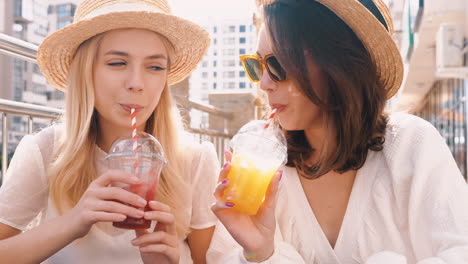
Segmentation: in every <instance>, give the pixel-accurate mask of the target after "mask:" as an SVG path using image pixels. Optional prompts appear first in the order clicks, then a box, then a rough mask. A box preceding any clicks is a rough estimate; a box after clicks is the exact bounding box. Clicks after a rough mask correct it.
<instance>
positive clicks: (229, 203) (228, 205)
mask: <svg viewBox="0 0 468 264" xmlns="http://www.w3.org/2000/svg"><path fill="white" fill-rule="evenodd" d="M224 204H225V205H226V206H227V207H234V205H235V204H234V203H231V202H227V203H224Z"/></svg>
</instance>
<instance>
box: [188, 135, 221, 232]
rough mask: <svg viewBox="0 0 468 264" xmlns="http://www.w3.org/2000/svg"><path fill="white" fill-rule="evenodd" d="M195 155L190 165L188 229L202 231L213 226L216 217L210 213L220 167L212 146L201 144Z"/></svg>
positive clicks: (207, 143) (205, 143)
mask: <svg viewBox="0 0 468 264" xmlns="http://www.w3.org/2000/svg"><path fill="white" fill-rule="evenodd" d="M197 152H198V153H195V158H194V160H193V163H192V170H191V173H192V218H191V220H190V227H191V228H193V229H204V228H208V227H210V226H214V225H215V224H216V222H217V219H218V218H217V217H216V216H215V215H214V214H213V212H212V211H211V204H212V203H213V202H214V201H215V198H214V196H213V192H214V190H215V188H216V184H217V179H218V173H219V170H220V165H219V161H218V157H217V155H216V151H215V149H214V146H213V144H211V143H209V142H203V143H202V144H201V145H200V147H199V148H198V150H197Z"/></svg>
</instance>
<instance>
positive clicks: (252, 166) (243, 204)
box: [222, 120, 287, 215]
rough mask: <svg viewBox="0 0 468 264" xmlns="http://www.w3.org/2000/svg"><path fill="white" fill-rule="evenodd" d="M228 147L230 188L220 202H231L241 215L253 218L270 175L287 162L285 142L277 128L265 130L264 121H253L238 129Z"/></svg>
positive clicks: (271, 176) (271, 177) (262, 197)
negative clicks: (231, 151)
mask: <svg viewBox="0 0 468 264" xmlns="http://www.w3.org/2000/svg"><path fill="white" fill-rule="evenodd" d="M230 146H231V148H232V149H233V156H232V160H231V169H230V170H229V173H228V175H227V178H228V179H229V186H228V187H227V188H226V189H225V191H224V193H223V197H222V200H223V201H224V202H231V203H234V207H233V209H234V210H236V211H238V212H240V213H243V214H247V215H255V214H257V211H258V209H259V208H260V206H261V204H262V203H263V200H264V199H265V194H266V191H267V190H268V186H269V185H270V182H271V180H272V179H273V176H274V175H275V173H276V171H277V170H278V168H279V167H280V166H282V165H284V164H285V163H286V157H287V148H286V139H285V137H284V135H283V132H282V131H281V130H280V129H279V128H278V127H274V126H270V127H268V128H266V126H265V121H261V120H254V121H251V122H249V123H247V124H246V125H245V126H243V127H242V128H241V129H240V130H239V132H238V133H237V134H236V135H235V136H234V137H233V139H232V141H231V144H230Z"/></svg>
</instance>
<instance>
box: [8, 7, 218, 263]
mask: <svg viewBox="0 0 468 264" xmlns="http://www.w3.org/2000/svg"><path fill="white" fill-rule="evenodd" d="M208 45H209V37H208V34H207V32H206V31H204V30H203V29H202V28H201V27H199V26H198V25H195V24H193V23H191V22H189V21H186V20H184V19H181V18H179V17H176V16H173V15H171V14H170V10H169V6H168V5H167V3H166V2H165V1H164V0H145V1H139V2H137V1H132V2H128V1H123V0H122V1H118V0H115V1H105V0H85V1H83V2H82V3H81V4H80V6H79V7H78V9H77V12H76V16H75V22H74V23H73V24H71V25H69V26H67V27H65V28H63V29H61V30H59V31H57V32H55V33H53V34H52V35H51V36H49V37H48V38H47V39H46V40H45V41H44V42H43V43H42V45H41V47H40V49H39V52H38V63H39V66H40V68H41V71H42V72H43V73H44V75H45V77H46V78H47V80H48V81H49V82H50V83H52V84H54V85H55V86H56V87H57V88H59V89H61V90H63V91H65V92H66V108H65V114H64V116H63V122H61V124H57V125H53V126H51V127H49V128H47V129H44V130H43V131H41V132H39V133H37V134H35V135H30V136H26V137H25V138H24V139H23V140H22V141H21V143H20V144H19V146H18V147H17V150H16V153H15V156H14V158H13V160H12V162H11V165H10V168H9V170H8V172H7V175H6V177H5V179H6V180H5V183H4V185H3V186H2V187H1V189H0V238H1V239H2V240H1V241H0V262H1V263H39V262H42V261H45V260H47V261H48V263H140V262H144V263H193V262H194V263H204V262H205V253H206V250H207V248H208V245H209V243H210V239H211V235H212V233H213V228H214V227H213V226H214V225H215V223H216V221H215V220H216V217H215V216H214V215H213V214H212V213H211V211H210V209H209V206H210V204H211V203H212V194H211V192H212V190H213V188H214V185H215V181H216V175H217V167H218V166H217V164H218V163H217V158H216V153H215V152H214V148H213V146H212V145H210V144H198V143H194V142H191V141H190V140H188V139H187V137H185V136H184V134H183V133H182V128H181V126H180V121H179V116H178V113H177V110H176V108H175V107H174V105H173V103H172V101H171V95H170V88H169V87H168V85H170V84H173V83H176V82H178V81H180V80H182V79H184V78H185V77H187V76H188V75H189V74H190V72H191V71H192V70H193V69H194V68H195V67H196V65H197V64H198V63H199V61H200V60H201V59H202V56H203V55H204V53H205V51H206V50H207V48H208ZM131 108H135V109H136V111H137V118H136V120H137V127H138V130H140V131H146V132H147V133H150V134H152V135H154V136H155V137H156V138H157V139H158V140H159V141H160V142H161V145H162V146H163V149H164V152H165V154H166V159H167V161H168V164H169V165H168V166H166V167H165V168H164V169H163V171H162V175H161V181H160V186H159V188H158V192H157V193H158V194H157V197H156V198H155V201H150V202H149V207H150V208H151V211H147V212H143V211H142V210H139V209H136V208H142V207H144V206H145V205H146V201H145V200H144V199H141V198H140V197H139V196H137V195H136V194H132V193H130V192H128V191H125V190H123V189H120V188H115V187H110V186H109V185H110V184H111V183H112V182H121V183H135V182H137V181H138V179H135V178H134V177H132V175H129V174H125V173H123V172H119V171H113V170H108V169H107V167H106V163H105V161H104V157H105V155H106V152H108V151H109V149H110V146H111V144H112V142H113V141H114V140H115V139H116V138H117V137H119V136H121V135H122V134H126V133H128V132H129V131H130V129H131V126H130V124H131V120H130V112H129V111H130V109H131ZM125 204H128V205H125ZM38 216H40V224H39V225H38V226H37V227H35V228H32V229H30V230H27V231H26V227H27V226H28V224H29V223H30V222H31V221H32V220H33V219H34V218H36V217H38ZM127 216H131V217H138V218H145V219H148V220H152V221H153V226H152V227H151V229H148V230H145V231H137V232H134V231H131V230H124V229H117V228H115V227H113V226H112V222H116V221H122V220H123V219H125V218H126V217H127ZM156 222H157V224H156V225H155V224H154V223H156ZM22 231H25V232H22Z"/></svg>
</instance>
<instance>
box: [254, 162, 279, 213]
mask: <svg viewBox="0 0 468 264" xmlns="http://www.w3.org/2000/svg"><path fill="white" fill-rule="evenodd" d="M281 177H283V171H282V170H278V171H277V172H276V174H275V177H274V178H273V179H272V181H271V183H270V185H269V186H268V189H267V192H266V195H265V200H264V201H263V204H262V206H261V207H260V210H259V213H261V212H262V211H264V210H268V209H271V208H273V209H274V208H275V206H276V196H277V193H278V187H279V182H280V180H281Z"/></svg>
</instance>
